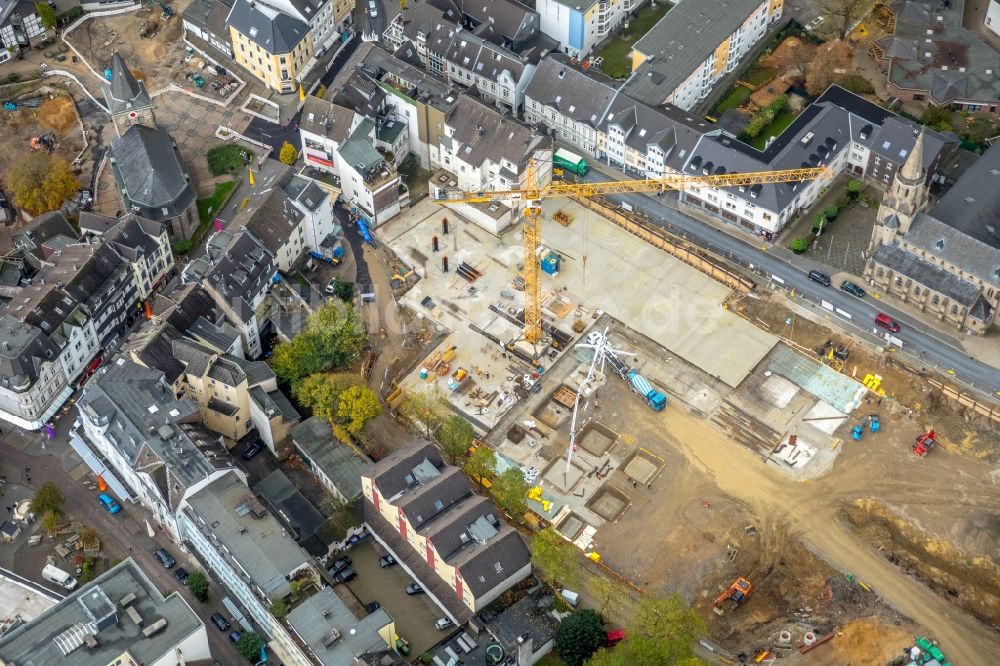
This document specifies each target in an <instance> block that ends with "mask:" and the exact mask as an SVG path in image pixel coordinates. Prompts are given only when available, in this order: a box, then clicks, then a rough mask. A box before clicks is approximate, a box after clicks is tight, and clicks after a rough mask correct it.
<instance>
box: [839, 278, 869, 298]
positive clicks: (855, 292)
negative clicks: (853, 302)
mask: <svg viewBox="0 0 1000 666" xmlns="http://www.w3.org/2000/svg"><path fill="white" fill-rule="evenodd" d="M840 288H841V289H843V290H844V291H846V292H847V293H848V294H850V295H851V296H857V297H858V298H864V297H865V290H864V289H862V288H861V287H859V286H858V285H856V284H854V283H853V282H848V281H847V280H844V281H843V282H841V283H840Z"/></svg>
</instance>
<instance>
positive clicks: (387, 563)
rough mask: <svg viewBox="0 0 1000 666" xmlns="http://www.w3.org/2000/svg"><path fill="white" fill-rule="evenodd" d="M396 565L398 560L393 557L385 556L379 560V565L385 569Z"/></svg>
mask: <svg viewBox="0 0 1000 666" xmlns="http://www.w3.org/2000/svg"><path fill="white" fill-rule="evenodd" d="M395 563H396V558H395V557H393V556H392V555H383V556H382V557H380V558H378V565H379V566H380V567H382V568H383V569H385V568H386V567H391V566H392V565H393V564H395Z"/></svg>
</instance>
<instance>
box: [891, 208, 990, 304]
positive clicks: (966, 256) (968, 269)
mask: <svg viewBox="0 0 1000 666" xmlns="http://www.w3.org/2000/svg"><path fill="white" fill-rule="evenodd" d="M903 238H904V240H905V241H906V242H907V243H909V244H911V245H913V246H915V247H918V248H921V249H923V250H926V251H927V252H928V253H929V254H931V255H932V256H934V257H935V258H937V259H940V260H943V261H944V262H945V263H949V264H951V265H952V266H955V267H957V268H959V269H961V270H962V271H964V272H965V273H967V274H969V275H974V276H976V277H977V278H980V279H981V280H983V281H984V282H986V283H988V284H991V285H993V286H994V287H997V288H1000V249H997V248H996V247H994V246H992V245H988V244H987V243H984V242H982V241H980V240H978V239H977V238H975V237H974V236H969V235H967V234H966V233H965V232H963V231H962V230H960V229H956V228H955V227H953V226H951V225H950V224H948V223H947V222H943V221H941V220H939V219H938V218H937V217H936V216H932V215H928V214H926V213H918V214H917V216H916V217H915V218H914V220H913V224H911V225H910V229H909V231H907V232H906V235H905V236H903Z"/></svg>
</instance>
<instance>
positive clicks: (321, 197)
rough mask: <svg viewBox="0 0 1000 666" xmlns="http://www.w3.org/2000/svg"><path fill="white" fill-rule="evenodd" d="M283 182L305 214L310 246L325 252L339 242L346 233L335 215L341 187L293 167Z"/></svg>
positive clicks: (307, 246) (284, 188) (294, 201)
mask: <svg viewBox="0 0 1000 666" xmlns="http://www.w3.org/2000/svg"><path fill="white" fill-rule="evenodd" d="M280 183H281V189H282V190H284V192H285V195H286V196H287V197H288V199H289V200H290V201H291V203H292V205H293V206H295V207H296V208H297V209H298V210H299V212H300V213H302V228H303V230H304V232H305V234H304V235H305V246H306V248H307V249H309V250H314V251H318V252H321V253H322V251H323V249H324V248H326V247H329V246H331V245H333V244H336V243H337V242H338V240H339V238H340V237H341V236H342V235H343V229H342V228H341V227H340V225H339V224H338V223H337V219H336V216H335V215H334V211H335V210H336V208H337V199H338V197H339V196H340V190H338V189H336V188H334V187H331V186H329V185H326V184H325V183H322V182H320V181H318V180H315V179H313V178H309V177H307V176H304V175H302V174H299V173H295V172H293V171H292V170H291V169H289V170H288V171H287V172H286V173H285V176H284V177H283V178H282V179H281V181H280Z"/></svg>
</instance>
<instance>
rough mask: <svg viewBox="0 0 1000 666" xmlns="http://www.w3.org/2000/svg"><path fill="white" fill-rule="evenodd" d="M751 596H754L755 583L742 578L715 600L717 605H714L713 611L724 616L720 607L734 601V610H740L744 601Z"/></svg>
mask: <svg viewBox="0 0 1000 666" xmlns="http://www.w3.org/2000/svg"><path fill="white" fill-rule="evenodd" d="M751 594H753V583H751V582H750V581H749V580H747V579H746V578H743V577H742V576H740V577H739V578H737V579H736V580H734V581H733V583H732V585H730V586H729V587H728V588H727V589H726V591H725V592H723V593H722V594H720V595H719V597H718V598H717V599H716V600H715V603H714V604H712V610H714V611H715V612H716V613H717V614H719V615H722V611H721V610H719V606H721V605H722V604H724V603H726V601H732V607H733V609H736V608H739V607H740V606H741V605H742V604H743V602H744V601H746V600H747V599H749V598H750V595H751Z"/></svg>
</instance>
